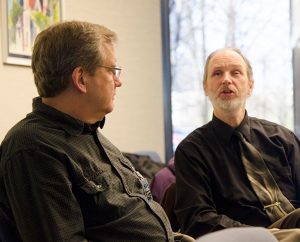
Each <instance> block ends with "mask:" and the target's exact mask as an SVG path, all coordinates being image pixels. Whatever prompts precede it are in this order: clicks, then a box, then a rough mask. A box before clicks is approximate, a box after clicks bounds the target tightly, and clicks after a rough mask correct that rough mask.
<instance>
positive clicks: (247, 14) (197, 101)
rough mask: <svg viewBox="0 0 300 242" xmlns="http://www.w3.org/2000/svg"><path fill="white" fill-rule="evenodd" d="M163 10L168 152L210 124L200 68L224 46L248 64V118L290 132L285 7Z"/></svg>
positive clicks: (241, 4) (231, 3) (263, 2)
mask: <svg viewBox="0 0 300 242" xmlns="http://www.w3.org/2000/svg"><path fill="white" fill-rule="evenodd" d="M162 2H164V1H162ZM166 2H168V1H166ZM168 4H169V31H170V36H169V42H170V66H171V70H170V72H171V73H170V74H171V80H172V82H171V106H172V130H173V150H174V149H175V148H176V147H177V145H178V143H179V142H180V141H181V140H182V139H183V138H184V137H185V136H186V135H187V134H188V133H190V132H191V131H193V130H194V129H195V128H197V127H200V126H202V125H203V124H205V123H207V122H208V121H209V120H210V119H211V117H212V107H211V104H210V102H209V100H208V99H207V98H206V97H205V95H204V93H203V89H202V74H203V67H204V63H205V60H206V57H207V55H208V54H210V53H211V52H212V51H214V50H216V49H218V48H222V47H225V46H232V47H237V48H239V49H241V51H242V52H243V53H244V54H245V55H246V56H247V57H248V59H249V60H250V62H251V64H252V67H253V72H254V81H255V84H254V92H253V95H252V96H251V97H250V98H249V100H248V103H247V110H248V113H249V115H250V116H256V117H259V118H263V119H267V120H270V121H273V122H276V123H279V124H282V125H284V126H286V127H287V128H289V129H291V130H293V129H294V124H293V119H294V115H293V71H292V46H291V39H290V3H289V1H286V0H277V1H275V2H274V1H272V0H252V1H247V0H215V1H208V0H169V2H168Z"/></svg>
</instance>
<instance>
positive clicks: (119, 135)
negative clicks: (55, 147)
mask: <svg viewBox="0 0 300 242" xmlns="http://www.w3.org/2000/svg"><path fill="white" fill-rule="evenodd" d="M1 1H3V0H1ZM63 3H64V10H63V14H64V19H67V20H85V21H90V22H94V23H99V24H103V25H106V26H107V27H109V28H111V29H112V30H114V31H115V32H117V33H118V35H119V45H118V53H117V54H118V57H119V58H118V62H119V64H120V65H121V66H122V67H123V68H124V71H123V73H122V80H123V86H122V87H121V88H120V89H119V91H118V93H117V98H116V106H115V110H114V112H113V113H111V114H109V115H107V122H106V125H105V127H104V130H103V133H104V134H105V135H106V136H107V137H108V138H109V139H110V140H111V141H112V142H113V143H114V144H116V145H117V146H118V147H119V148H120V149H121V150H122V151H128V152H133V151H137V150H154V151H157V152H158V153H159V154H160V156H161V157H162V158H163V157H164V155H165V150H164V127H163V124H164V122H163V90H162V87H163V85H162V56H161V55H162V54H161V53H162V52H161V48H162V47H161V23H160V0H126V1H124V0H109V1H108V0H76V1H75V0H64V1H63ZM1 33H2V30H1V31H0V35H1ZM1 52H2V49H1ZM1 60H2V53H1ZM1 63H2V61H1ZM0 73H1V78H0V83H1V84H0V86H1V95H0V113H1V125H0V141H1V140H2V139H3V138H4V135H5V133H6V132H7V131H8V129H9V128H10V127H11V126H12V125H13V124H15V123H16V122H17V121H18V120H20V119H21V118H23V117H24V116H25V115H26V113H28V112H30V111H31V100H32V98H33V97H34V96H36V95H37V92H36V89H35V86H34V83H33V78H32V73H31V69H30V68H28V67H21V66H13V65H3V64H0Z"/></svg>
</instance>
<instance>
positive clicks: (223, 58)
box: [209, 50, 246, 68]
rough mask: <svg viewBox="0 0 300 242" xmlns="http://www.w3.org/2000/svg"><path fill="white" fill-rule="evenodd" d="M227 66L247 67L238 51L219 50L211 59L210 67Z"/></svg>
mask: <svg viewBox="0 0 300 242" xmlns="http://www.w3.org/2000/svg"><path fill="white" fill-rule="evenodd" d="M225 66H230V67H239V68H246V63H245V61H244V59H243V58H242V57H241V56H240V55H239V54H238V53H236V52H234V51H232V50H223V51H220V52H217V53H215V54H214V56H213V57H212V58H211V59H210V61H209V67H210V68H217V67H225Z"/></svg>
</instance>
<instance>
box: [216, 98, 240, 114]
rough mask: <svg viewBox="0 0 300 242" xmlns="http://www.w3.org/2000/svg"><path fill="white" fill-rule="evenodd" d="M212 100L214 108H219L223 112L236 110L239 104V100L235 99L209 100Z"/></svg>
mask: <svg viewBox="0 0 300 242" xmlns="http://www.w3.org/2000/svg"><path fill="white" fill-rule="evenodd" d="M210 101H211V102H212V105H213V107H214V108H217V109H220V110H222V111H223V112H226V113H231V112H235V111H236V110H238V109H239V108H240V107H241V106H242V103H241V100H239V99H235V100H220V99H218V100H214V101H213V100H210Z"/></svg>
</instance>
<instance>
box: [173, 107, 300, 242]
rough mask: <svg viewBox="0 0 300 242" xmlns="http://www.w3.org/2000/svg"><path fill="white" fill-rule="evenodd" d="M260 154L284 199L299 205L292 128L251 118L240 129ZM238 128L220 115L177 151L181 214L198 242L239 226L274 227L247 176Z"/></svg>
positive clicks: (299, 147)
mask: <svg viewBox="0 0 300 242" xmlns="http://www.w3.org/2000/svg"><path fill="white" fill-rule="evenodd" d="M236 130H238V131H240V132H241V133H242V134H243V135H244V136H245V138H246V139H247V140H248V142H250V143H251V144H252V145H254V146H255V148H256V149H257V150H258V151H259V152H260V153H261V155H262V157H263V159H264V161H265V162H266V164H267V166H268V168H269V170H270V171H271V173H272V175H273V177H274V178H275V180H276V182H277V184H278V186H279V187H280V189H281V191H282V192H283V194H284V195H285V196H286V197H287V198H288V199H289V200H290V201H291V202H292V203H293V205H294V206H295V207H296V208H298V207H299V206H300V194H299V193H300V172H299V171H300V143H299V140H298V139H297V138H296V137H295V135H294V134H293V133H292V132H291V131H289V130H288V129H286V128H284V127H282V126H279V125H277V124H274V123H272V122H269V121H265V120H261V119H257V118H252V117H248V116H247V113H246V115H245V118H244V120H243V121H242V123H241V125H240V126H239V127H238V128H237V129H236ZM234 131H235V129H233V128H232V127H231V126H229V125H227V124H226V123H224V122H222V121H221V120H219V119H217V118H216V117H215V116H214V117H213V119H212V121H211V122H209V123H208V124H206V125H204V126H202V127H200V128H198V129H196V130H195V131H193V132H192V133H191V134H190V135H188V136H187V137H186V138H185V139H184V140H183V141H182V142H181V143H180V144H179V146H178V148H177V150H176V152H175V166H176V184H177V200H176V210H175V212H176V215H177V217H178V220H179V223H180V226H181V229H182V232H184V233H187V234H189V235H192V236H195V237H198V236H200V235H203V234H205V233H207V232H210V231H214V230H219V229H223V228H228V227H238V226H249V225H250V226H268V225H270V224H271V222H270V220H269V219H268V217H267V214H266V213H265V211H264V210H263V207H262V205H261V203H260V202H259V200H258V198H257V196H256V194H255V193H254V191H253V189H252V188H251V185H250V182H249V180H248V178H247V175H246V173H245V170H244V167H243V164H242V161H241V158H240V149H239V146H238V138H237V137H236V136H235V135H234Z"/></svg>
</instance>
